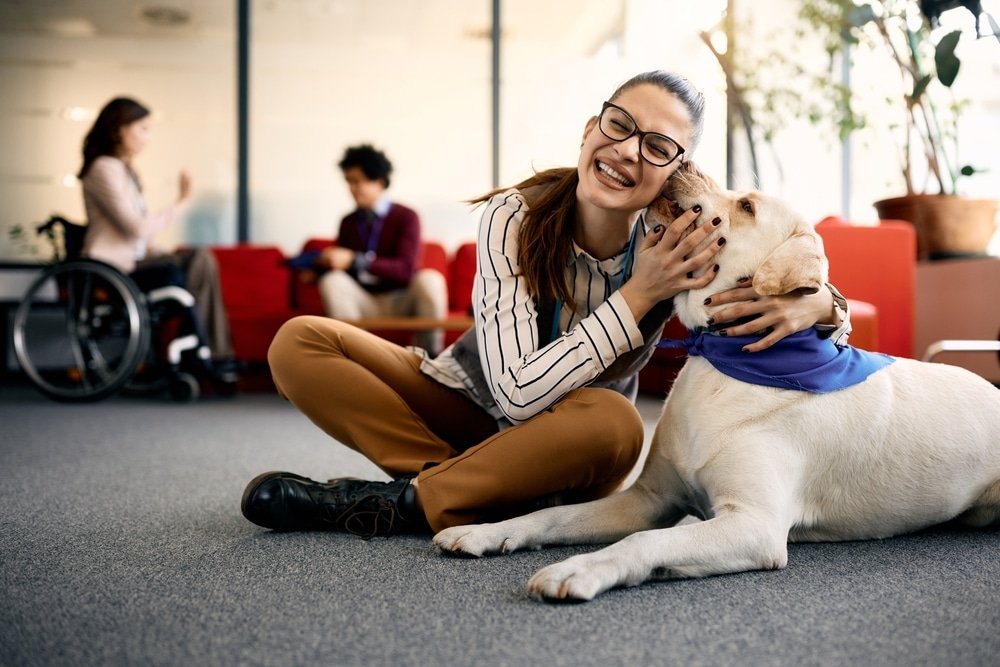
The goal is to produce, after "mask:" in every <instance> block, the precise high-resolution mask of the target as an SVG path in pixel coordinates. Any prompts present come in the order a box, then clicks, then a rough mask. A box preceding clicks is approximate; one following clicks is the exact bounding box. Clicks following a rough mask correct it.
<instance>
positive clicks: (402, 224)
mask: <svg viewBox="0 0 1000 667" xmlns="http://www.w3.org/2000/svg"><path fill="white" fill-rule="evenodd" d="M368 236H369V224H368V223H367V222H366V221H365V216H364V213H363V212H362V211H360V210H358V211H354V212H353V213H351V214H349V215H347V216H345V217H344V219H343V220H341V221H340V231H339V233H338V234H337V245H338V246H340V247H342V248H349V249H351V250H354V251H356V252H358V253H360V254H362V255H363V254H364V253H365V252H367V251H368ZM419 260H420V217H419V216H418V215H417V212H416V211H414V210H413V209H410V208H407V207H405V206H403V205H402V204H396V203H393V204H392V205H391V206H390V207H389V212H388V213H387V214H386V216H385V218H383V220H382V231H381V233H380V234H379V237H378V243H377V244H376V246H375V258H374V259H373V260H372V261H371V263H369V264H368V267H367V270H368V273H370V274H371V275H373V276H375V277H377V278H378V279H379V280H378V283H377V284H375V285H363V286H364V287H365V289H367V290H369V291H371V292H385V291H388V290H393V289H400V288H403V287H406V286H407V285H409V284H410V280H412V279H413V274H414V273H416V271H417V262H418V261H419ZM351 275H354V277H355V278H357V275H356V271H355V269H351Z"/></svg>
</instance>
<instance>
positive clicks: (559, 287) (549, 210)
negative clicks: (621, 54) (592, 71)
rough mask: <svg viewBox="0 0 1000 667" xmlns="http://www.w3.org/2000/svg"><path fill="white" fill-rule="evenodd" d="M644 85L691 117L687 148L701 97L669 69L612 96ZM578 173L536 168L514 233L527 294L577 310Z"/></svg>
mask: <svg viewBox="0 0 1000 667" xmlns="http://www.w3.org/2000/svg"><path fill="white" fill-rule="evenodd" d="M643 84H652V85H655V86H659V87H660V88H662V89H663V90H665V91H667V92H668V93H672V94H674V95H676V96H677V98H678V99H680V101H681V102H682V103H683V104H684V106H685V107H687V109H688V112H689V114H690V116H691V148H690V149H689V153H690V152H693V151H694V148H695V146H697V145H698V141H699V140H700V139H701V133H702V128H703V127H704V115H705V98H704V97H703V96H702V94H701V93H700V92H698V90H697V89H696V88H695V87H694V86H693V85H692V84H691V82H690V81H688V80H687V79H685V78H684V77H682V76H679V75H677V74H673V73H671V72H663V71H659V70H657V71H652V72H644V73H642V74H638V75H636V76H634V77H632V78H631V79H629V80H628V81H626V82H625V83H623V84H622V85H620V86H619V87H618V89H617V90H615V92H614V94H613V95H612V96H611V98H610V101H612V102H613V101H614V100H616V99H617V98H618V97H620V96H621V94H622V93H624V92H625V91H626V90H629V89H631V88H634V87H635V86H639V85H643ZM579 182H580V174H579V172H578V171H577V169H576V168H574V167H561V168H556V169H548V170H546V171H541V172H537V173H536V174H534V175H533V176H531V177H530V178H527V179H525V180H523V181H521V182H520V183H518V184H517V185H516V186H514V187H516V188H517V189H518V190H520V191H521V193H522V194H523V195H524V197H525V199H526V200H527V203H528V211H527V213H526V214H525V218H524V223H523V224H522V225H521V229H520V230H519V232H518V238H517V241H518V250H517V261H518V264H519V265H520V267H521V275H522V277H523V278H524V281H525V285H526V287H527V289H528V293H529V294H531V295H532V296H533V297H535V298H536V299H538V298H558V299H559V300H561V301H562V302H563V303H564V304H565V305H566V306H567V307H569V308H572V309H574V310H575V309H576V306H575V304H574V302H573V299H572V293H571V291H570V286H569V284H568V283H567V282H566V260H567V258H568V257H569V256H570V253H571V251H572V248H573V225H574V222H575V220H574V212H575V210H576V186H577V185H578V184H579ZM505 190H507V188H498V189H496V190H492V191H491V192H488V193H486V194H485V195H483V196H481V197H477V198H476V199H473V200H472V201H471V203H474V204H478V203H482V202H484V201H486V200H488V199H490V198H491V197H493V196H494V195H497V194H499V193H501V192H504V191H505Z"/></svg>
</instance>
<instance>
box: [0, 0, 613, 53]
mask: <svg viewBox="0 0 1000 667" xmlns="http://www.w3.org/2000/svg"><path fill="white" fill-rule="evenodd" d="M624 6H625V0H547V1H546V2H539V1H538V0H502V21H501V23H502V25H503V28H504V37H505V39H508V40H516V41H518V42H528V43H536V44H549V45H551V46H553V47H558V48H560V49H567V50H571V51H573V52H577V53H591V52H593V51H594V50H596V49H597V48H599V47H600V45H601V44H603V43H604V42H605V41H607V39H608V38H609V37H613V36H615V35H618V34H620V32H621V30H622V25H623V15H624ZM235 12H236V0H138V1H137V0H0V33H3V32H7V33H43V34H44V33H48V34H53V33H54V34H59V35H65V36H71V37H90V36H93V37H100V36H103V37H142V36H151V37H157V38H170V37H177V38H184V39H190V38H192V37H197V36H202V37H222V38H232V36H233V35H234V34H235V23H236V17H235ZM150 14H153V15H159V16H164V17H166V18H170V17H175V16H180V17H187V20H186V21H184V22H183V23H181V24H170V23H167V24H163V23H157V22H156V21H155V20H154V19H152V18H151V17H150ZM251 20H252V34H253V36H254V38H255V39H259V40H266V41H293V42H301V41H307V42H324V43H328V44H329V43H336V44H338V45H342V46H343V47H344V48H345V49H349V48H351V47H352V46H354V45H357V44H359V43H360V41H359V40H360V39H361V38H362V36H367V40H366V43H370V39H371V36H372V35H379V36H380V37H382V38H383V39H386V40H395V41H397V43H398V42H404V43H405V44H406V46H408V47H411V48H412V47H418V48H419V47H420V46H421V45H423V44H427V43H433V44H435V45H436V46H438V47H440V46H442V44H444V45H446V44H447V43H448V42H449V41H453V40H468V39H487V38H488V37H489V32H490V27H491V25H490V24H491V3H490V2H489V0H253V1H252V2H251ZM553 26H558V29H556V30H553Z"/></svg>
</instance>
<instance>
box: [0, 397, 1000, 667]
mask: <svg viewBox="0 0 1000 667" xmlns="http://www.w3.org/2000/svg"><path fill="white" fill-rule="evenodd" d="M641 408H642V411H643V414H644V416H645V417H646V419H647V422H648V423H652V420H653V419H655V416H656V414H657V410H658V405H657V403H656V402H655V401H652V400H650V399H644V400H643V401H642V402H641ZM272 469H287V470H292V471H295V472H299V473H302V474H306V475H310V476H314V477H317V478H323V479H325V478H326V477H329V476H333V475H358V476H376V475H377V476H378V477H379V478H383V479H384V477H383V476H382V475H381V474H380V473H378V472H377V470H376V469H375V468H374V467H373V466H371V464H369V463H368V462H367V461H365V460H364V459H362V458H361V457H360V456H359V455H357V454H354V453H353V452H350V451H348V450H346V449H345V448H343V447H341V446H339V445H337V444H335V443H333V442H331V441H329V440H328V439H327V438H326V436H324V435H323V434H322V433H321V432H320V431H319V430H318V429H316V428H315V427H314V426H312V424H310V423H309V422H308V421H307V420H306V419H305V418H303V417H301V416H300V415H299V414H298V413H297V412H296V411H295V410H294V409H293V408H292V407H291V406H289V405H288V404H286V403H285V402H283V401H281V400H280V399H278V398H277V397H275V396H271V395H241V396H239V397H237V398H235V399H214V398H206V399H203V400H202V401H200V402H198V403H195V404H190V405H177V404H173V403H171V402H169V401H168V400H166V399H127V398H115V399H112V400H108V401H105V402H102V403H98V404H95V405H61V404H56V403H52V402H50V401H48V400H46V399H44V398H41V397H39V396H37V395H35V394H34V393H33V391H32V390H30V389H28V388H25V387H4V388H0V479H2V485H0V508H2V510H0V664H2V665H74V666H79V665H182V664H183V665H477V666H478V665H574V666H576V665H652V664H670V665H948V666H949V667H959V666H962V665H968V666H970V667H971V666H977V667H978V666H980V665H996V664H1000V658H998V656H1000V532H988V533H972V532H959V533H946V532H929V533H924V534H920V535H910V536H905V537H900V538H896V539H891V540H883V541H874V542H853V543H842V544H802V545H792V546H791V548H790V556H789V566H788V568H787V569H785V570H783V571H776V572H753V573H747V574H739V575H732V576H725V577H713V578H708V579H701V580H691V581H679V582H670V583H659V584H650V585H646V586H642V587H639V588H634V589H626V590H617V591H612V592H610V593H608V594H605V595H604V596H602V597H600V598H598V599H597V600H595V601H593V602H590V603H587V604H555V605H553V604H541V603H537V602H534V601H532V600H530V599H529V598H528V597H527V596H526V594H525V589H524V585H525V582H526V581H527V579H528V577H529V576H530V575H531V574H532V573H533V572H534V571H535V570H536V569H538V568H539V567H541V566H543V565H546V564H549V563H552V562H554V561H556V560H558V559H562V558H565V557H567V556H569V555H571V554H575V553H581V552H583V551H586V550H589V549H588V548H561V549H552V550H546V551H538V552H530V553H519V554H514V555H510V556H505V557H499V558H488V559H481V560H465V559H456V558H449V557H445V556H441V555H439V554H437V553H435V552H434V550H433V549H432V548H431V547H430V544H429V540H428V539H426V538H421V537H407V538H389V539H386V538H376V539H373V540H370V541H367V542H365V541H362V540H360V539H357V538H354V537H351V536H343V535H335V534H274V533H270V532H268V531H265V530H261V529H258V528H257V527H255V526H253V525H251V524H249V523H248V522H246V521H245V520H244V519H243V518H242V516H241V515H240V513H239V499H240V494H241V493H242V490H243V487H244V485H245V484H246V482H247V481H248V480H249V479H250V478H251V477H253V476H254V475H256V474H257V473H259V472H262V471H265V470H272Z"/></svg>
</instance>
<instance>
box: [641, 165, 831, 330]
mask: <svg viewBox="0 0 1000 667" xmlns="http://www.w3.org/2000/svg"><path fill="white" fill-rule="evenodd" d="M696 204H697V205H700V206H701V213H700V214H699V216H698V219H697V221H696V224H698V225H702V224H710V221H711V220H713V219H714V218H721V220H722V222H721V224H720V225H719V229H720V230H721V235H722V236H725V238H726V241H727V243H726V245H725V246H724V247H723V248H722V250H721V251H720V252H719V253H718V254H717V255H716V262H717V263H718V264H719V275H718V276H717V277H716V278H715V280H713V281H712V282H711V283H710V284H709V285H708V286H707V287H705V288H702V289H698V290H691V291H689V292H682V293H681V294H678V295H677V297H676V299H675V301H674V303H675V304H676V307H677V315H678V317H679V318H680V320H681V322H683V323H684V325H685V326H688V327H692V328H693V327H697V326H704V325H705V324H706V322H707V321H708V318H709V317H710V315H711V313H712V312H713V311H714V310H716V308H713V307H711V306H705V305H704V300H705V298H706V297H708V296H709V295H711V294H715V293H717V292H721V291H723V290H726V289H730V288H732V287H736V285H737V282H738V281H739V280H740V279H741V278H745V277H748V276H752V277H753V286H754V289H755V290H756V291H757V293H758V294H761V295H764V296H772V295H778V294H791V293H795V292H799V293H813V292H815V291H817V290H818V289H819V288H820V286H822V285H823V283H825V282H826V280H827V272H828V265H827V261H826V256H825V255H824V253H823V242H822V241H821V240H820V237H819V235H818V234H817V233H816V232H815V230H813V228H812V226H811V225H809V224H808V223H807V222H805V221H804V220H803V219H802V218H801V217H800V216H799V215H798V214H796V213H795V212H793V211H791V210H790V209H789V208H788V207H787V206H786V205H785V204H784V203H782V202H781V201H780V200H778V199H776V198H774V197H769V196H767V195H764V194H762V193H760V192H757V191H748V192H733V191H731V190H725V189H723V188H721V187H719V185H717V184H716V183H715V181H713V180H712V179H711V178H709V177H708V176H706V175H705V174H703V173H702V172H701V171H700V170H699V169H698V168H697V167H696V166H695V165H694V164H693V163H692V162H691V161H685V162H684V163H683V164H682V165H681V167H680V168H678V169H677V171H676V172H674V174H673V175H672V176H671V177H670V180H669V181H668V183H667V190H666V192H665V196H664V197H660V198H658V199H657V200H656V201H655V202H654V203H653V205H652V206H650V209H649V213H648V217H647V222H648V223H649V224H651V225H655V224H657V223H662V224H669V223H670V222H672V221H673V219H674V217H675V210H676V207H680V208H682V209H685V210H687V209H690V208H692V207H693V206H695V205H696ZM711 242H712V243H714V242H715V241H714V240H713V241H711Z"/></svg>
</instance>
